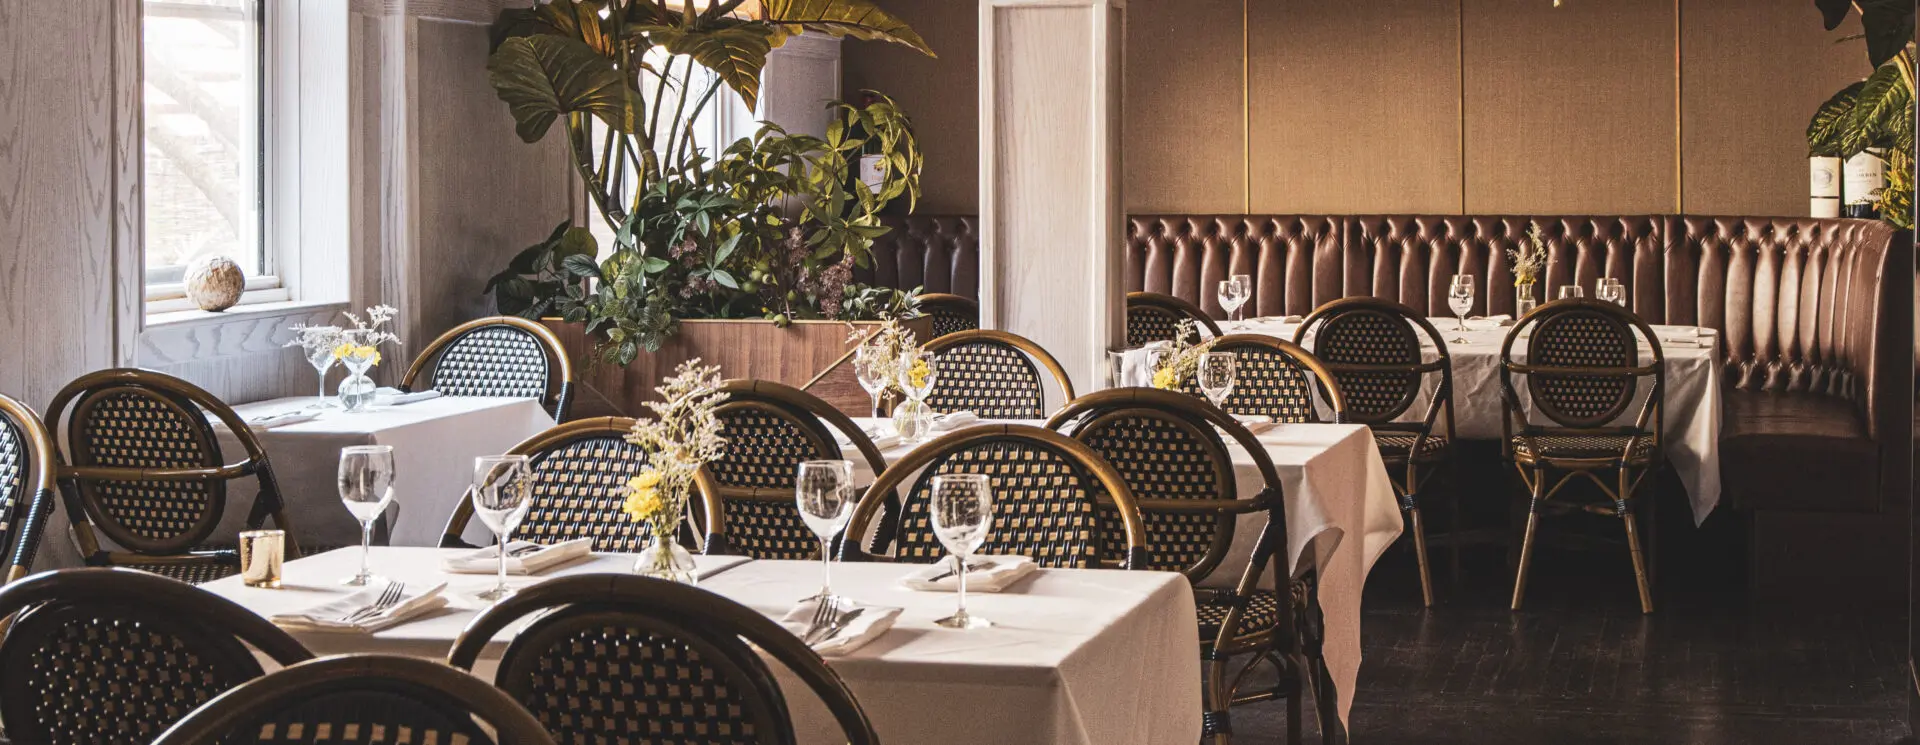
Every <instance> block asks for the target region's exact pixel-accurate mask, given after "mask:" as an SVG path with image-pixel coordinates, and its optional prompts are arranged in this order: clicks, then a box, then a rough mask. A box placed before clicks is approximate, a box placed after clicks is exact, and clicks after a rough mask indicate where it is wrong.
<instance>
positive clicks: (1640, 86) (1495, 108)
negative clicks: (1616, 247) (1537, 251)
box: [1462, 0, 1817, 214]
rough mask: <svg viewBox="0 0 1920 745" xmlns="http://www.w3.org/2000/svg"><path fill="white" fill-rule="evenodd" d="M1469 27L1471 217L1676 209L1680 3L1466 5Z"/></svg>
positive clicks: (1509, 1)
mask: <svg viewBox="0 0 1920 745" xmlns="http://www.w3.org/2000/svg"><path fill="white" fill-rule="evenodd" d="M1462 19H1463V20H1462V38H1463V40H1464V43H1463V45H1462V46H1463V48H1464V55H1463V57H1464V60H1465V64H1464V68H1465V70H1466V71H1467V75H1466V79H1465V96H1464V97H1463V99H1464V101H1465V106H1466V153H1467V157H1466V162H1467V172H1466V211H1467V212H1469V213H1530V212H1531V213H1597V214H1613V213H1635V212H1670V211H1672V210H1674V209H1675V207H1676V203H1677V200H1678V195H1677V191H1676V189H1677V187H1676V185H1675V161H1674V148H1675V143H1674V131H1675V130H1674V125H1675V122H1674V118H1675V116H1676V114H1675V111H1674V78H1675V75H1674V67H1675V60H1674V0H1608V1H1607V2H1569V3H1566V4H1565V5H1563V6H1562V7H1559V8H1555V7H1553V4H1552V3H1550V2H1546V0H1464V5H1463V7H1462ZM1816 22H1817V21H1816Z"/></svg>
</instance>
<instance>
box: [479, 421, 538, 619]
mask: <svg viewBox="0 0 1920 745" xmlns="http://www.w3.org/2000/svg"><path fill="white" fill-rule="evenodd" d="M528 467H529V465H528V461H527V456H524V455H482V456H480V457H478V458H474V459H473V512H474V514H476V515H479V516H480V522H483V523H486V525H487V528H488V529H489V530H492V531H493V535H494V538H495V539H496V540H497V541H498V542H499V545H500V552H499V553H500V575H499V581H498V582H496V583H495V584H494V586H493V589H491V590H488V591H486V592H482V593H480V594H478V595H476V596H475V597H477V598H479V599H481V600H488V601H492V600H499V599H501V598H504V597H506V596H508V595H511V594H513V591H512V590H510V589H507V539H508V538H511V537H512V536H513V529H514V528H518V527H520V520H521V518H524V517H526V516H527V508H528V506H529V505H531V504H532V503H533V500H532V498H531V497H532V492H533V485H532V483H531V481H530V479H531V474H529V473H528V470H527V469H528Z"/></svg>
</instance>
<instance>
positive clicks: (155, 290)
mask: <svg viewBox="0 0 1920 745" xmlns="http://www.w3.org/2000/svg"><path fill="white" fill-rule="evenodd" d="M261 1H262V0H143V4H142V8H143V12H144V20H143V28H142V49H143V59H144V65H145V68H144V75H145V81H144V82H145V84H144V86H143V96H144V98H143V104H142V105H143V107H144V115H145V120H146V121H145V123H146V132H145V153H144V160H145V178H144V179H143V182H142V183H143V187H144V189H145V192H146V207H145V212H146V246H145V252H146V288H147V299H148V301H149V302H150V305H149V310H150V311H152V310H172V309H181V308H185V307H187V306H186V305H185V304H184V301H183V300H179V298H181V296H182V293H181V278H182V276H183V274H184V273H185V269H186V266H187V265H188V263H190V262H192V261H194V260H195V259H199V258H201V257H205V256H226V257H228V258H230V259H233V260H234V261H235V262H236V263H238V264H239V265H240V267H241V269H242V270H243V271H245V272H246V274H247V280H248V281H247V286H248V289H249V290H256V289H271V288H277V287H279V280H278V278H277V277H276V276H275V270H276V268H277V267H276V266H275V262H274V256H273V255H272V253H271V252H269V251H268V250H267V249H266V242H265V241H264V240H263V235H264V233H265V224H264V220H263V217H262V215H263V203H264V201H265V200H264V198H263V194H262V186H261V184H262V182H263V176H262V174H263V170H264V162H265V158H264V157H263V153H264V152H265V149H264V147H263V146H262V141H263V123H264V116H263V114H262V112H263V108H264V107H263V105H262V101H263V86H262V79H263V75H262V70H263V60H264V56H263V53H262V49H263V47H264V46H265V44H264V42H265V38H264V36H265V35H264V32H263V29H264V28H265V25H264V23H263V19H262V15H261ZM255 299H262V300H265V299H284V293H281V297H274V298H269V297H256V298H255ZM169 301H172V302H171V303H169ZM169 306H172V307H169Z"/></svg>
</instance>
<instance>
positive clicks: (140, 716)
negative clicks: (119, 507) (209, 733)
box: [0, 606, 260, 745]
mask: <svg viewBox="0 0 1920 745" xmlns="http://www.w3.org/2000/svg"><path fill="white" fill-rule="evenodd" d="M97 610H100V609H82V608H77V607H62V606H42V607H39V608H35V609H33V610H31V611H29V612H28V613H26V614H25V619H26V621H27V622H26V623H23V624H21V625H20V626H16V627H15V630H14V631H13V632H11V633H9V635H8V638H7V646H8V647H9V649H8V655H9V659H12V660H28V661H30V662H29V663H28V664H24V665H21V666H20V667H17V668H12V669H10V670H9V673H8V675H9V677H10V680H8V681H7V682H6V683H4V684H0V691H4V693H5V695H6V696H7V697H8V700H7V701H6V702H5V703H4V704H0V706H4V710H5V711H6V712H7V715H8V718H7V730H8V735H9V736H10V738H11V739H12V740H13V741H14V742H44V743H73V744H76V745H77V744H78V743H98V744H99V745H121V744H124V745H146V744H147V743H149V742H152V741H153V738H155V737H157V736H159V734H160V733H161V732H164V731H166V730H167V728H169V727H171V726H173V725H174V723H175V722H178V721H179V720H180V719H181V718H182V717H184V716H186V715H187V713H188V712H191V711H193V710H194V709H196V708H198V707H199V706H200V705H201V704H204V703H206V702H207V701H208V700H209V699H212V698H213V697H214V696H218V695H220V694H221V693H224V692H225V691H226V690H227V689H229V688H232V687H233V686H235V685H238V684H240V683H241V682H244V681H245V680H246V679H248V678H251V677H254V676H257V675H259V673H260V671H259V669H258V667H257V665H256V666H254V667H253V668H252V669H246V668H245V667H244V665H246V664H252V663H251V659H252V658H251V656H250V655H248V654H247V652H246V650H245V648H243V647H242V646H241V645H240V644H239V643H238V642H237V641H234V640H232V639H224V640H218V641H216V640H213V639H210V638H205V637H198V636H196V635H193V634H192V632H190V631H186V632H184V633H183V630H182V629H180V628H170V627H168V626H162V625H156V624H153V623H149V622H146V621H142V620H138V619H136V618H130V617H127V616H124V615H120V614H108V613H100V612H94V611H97ZM49 614H50V615H49ZM36 617H37V618H36ZM16 655H17V656H16ZM235 655H238V656H239V657H238V659H243V660H246V662H244V663H239V662H237V660H236V658H235ZM215 658H223V659H224V660H226V662H224V663H223V662H220V661H216V659H215ZM236 663H237V664H236ZM15 676H17V677H15ZM22 714H24V715H25V716H24V717H20V718H16V717H19V716H20V715H22Z"/></svg>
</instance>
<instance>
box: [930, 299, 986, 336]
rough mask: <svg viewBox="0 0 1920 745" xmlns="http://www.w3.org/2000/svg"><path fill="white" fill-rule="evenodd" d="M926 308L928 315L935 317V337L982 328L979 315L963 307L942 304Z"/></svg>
mask: <svg viewBox="0 0 1920 745" xmlns="http://www.w3.org/2000/svg"><path fill="white" fill-rule="evenodd" d="M925 310H926V312H927V316H928V317H929V318H932V319H933V338H935V339H938V338H940V337H942V336H946V335H947V334H957V333H960V332H962V331H972V330H974V329H977V328H980V318H979V316H978V315H977V314H974V313H969V312H967V311H966V310H965V309H963V308H959V307H952V306H945V305H942V306H939V307H936V308H927V309H925Z"/></svg>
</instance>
